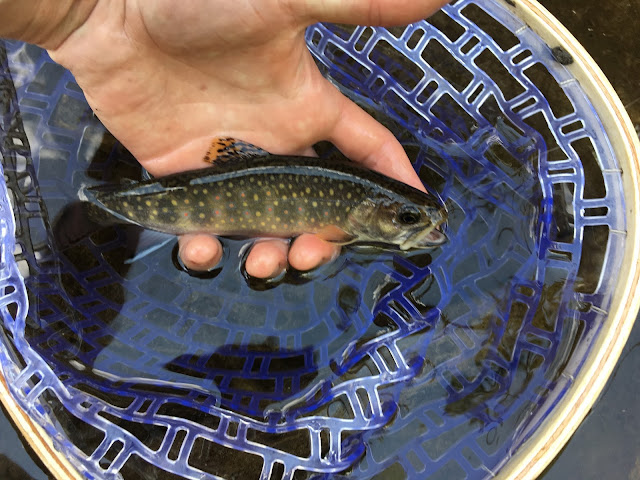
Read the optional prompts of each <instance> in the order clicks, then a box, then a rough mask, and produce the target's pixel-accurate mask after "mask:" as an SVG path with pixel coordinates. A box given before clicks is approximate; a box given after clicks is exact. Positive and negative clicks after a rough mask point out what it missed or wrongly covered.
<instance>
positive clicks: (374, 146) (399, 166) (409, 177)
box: [328, 97, 425, 191]
mask: <svg viewBox="0 0 640 480" xmlns="http://www.w3.org/2000/svg"><path fill="white" fill-rule="evenodd" d="M328 140H330V141H331V142H332V143H333V144H334V145H335V146H336V147H338V149H339V150H340V151H341V152H342V153H343V154H345V155H346V156H347V157H349V158H350V159H351V160H353V161H354V162H360V163H362V164H363V165H365V166H367V167H369V168H371V169H372V170H376V171H378V172H380V173H384V174H385V175H387V176H389V177H392V178H395V179H396V180H400V181H401V182H404V183H406V184H408V185H411V186H412V187H415V188H417V189H420V190H422V191H425V188H424V186H423V185H422V182H421V181H420V178H419V177H418V175H417V174H416V172H415V170H414V169H413V166H412V165H411V162H410V161H409V158H408V157H407V154H406V153H405V151H404V149H403V148H402V145H400V142H398V140H397V139H396V138H395V137H394V136H393V134H392V133H391V132H390V131H389V130H387V128H386V127H384V126H383V125H381V124H380V123H378V122H377V121H376V120H375V119H374V118H373V117H371V116H370V115H369V114H368V113H367V112H365V111H364V110H362V109H361V108H360V107H359V106H357V105H356V104H355V103H353V102H352V101H351V100H349V99H348V98H346V97H342V106H341V114H340V117H339V119H338V122H337V123H336V124H335V125H334V126H333V129H332V131H331V132H330V133H329V138H328Z"/></svg>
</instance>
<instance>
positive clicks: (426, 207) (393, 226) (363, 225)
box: [349, 199, 447, 250]
mask: <svg viewBox="0 0 640 480" xmlns="http://www.w3.org/2000/svg"><path fill="white" fill-rule="evenodd" d="M446 219H447V211H446V208H445V207H444V206H443V205H442V204H441V203H438V202H437V201H435V200H429V201H422V202H420V203H417V202H412V201H410V200H404V199H403V200H397V199H395V200H394V199H387V200H383V201H381V200H380V199H376V200H375V201H374V200H366V201H364V202H361V203H360V204H358V205H356V206H355V207H354V208H353V209H352V213H351V216H350V219H349V220H350V225H351V227H352V232H351V233H352V234H353V235H355V236H356V237H357V238H358V239H359V240H361V241H369V242H381V243H386V244H391V245H397V246H398V247H399V248H400V249H401V250H409V249H411V248H428V247H435V246H438V245H441V244H443V243H444V242H446V241H447V237H446V235H445V234H444V233H443V232H442V227H441V225H442V224H443V223H444V222H445V221H446Z"/></svg>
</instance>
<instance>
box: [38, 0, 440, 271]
mask: <svg viewBox="0 0 640 480" xmlns="http://www.w3.org/2000/svg"><path fill="white" fill-rule="evenodd" d="M444 3H446V0H352V1H349V2H341V1H339V0H324V1H321V0H237V1H230V0H184V1H181V2H179V3H178V2H175V1H174V0H154V1H147V2H145V1H139V0H138V1H136V0H130V1H125V0H111V1H107V0H96V1H95V5H94V6H93V9H92V10H91V11H90V12H89V13H88V14H87V15H85V16H84V17H81V18H80V20H78V23H79V26H78V27H77V28H74V29H72V32H71V33H70V34H69V35H68V36H66V37H65V38H58V37H55V36H53V37H52V38H51V39H49V40H48V39H44V40H42V42H41V44H43V45H44V46H45V47H46V48H48V50H49V52H50V54H51V56H52V58H53V59H54V60H56V61H58V62H59V63H61V64H62V65H64V66H65V67H67V68H69V69H70V70H71V72H72V73H73V74H74V75H75V77H76V80H77V81H78V84H79V85H80V86H81V87H82V89H83V91H84V93H85V96H86V98H87V101H88V102H89V104H90V105H91V107H92V108H93V110H94V111H95V113H96V114H97V115H98V117H99V118H100V119H101V120H102V122H103V123H104V125H105V126H106V127H107V128H108V129H109V130H110V131H111V133H113V134H114V135H115V137H116V138H118V139H119V140H120V141H121V142H122V143H123V144H124V146H125V147H127V148H128V149H129V150H130V151H131V152H132V153H133V155H135V157H136V158H137V159H138V160H139V161H140V163H141V164H142V165H143V166H144V167H145V168H146V169H147V170H148V171H149V172H150V173H151V174H153V175H155V176H162V175H167V174H169V173H174V172H177V171H182V170H187V169H193V168H201V167H202V166H203V164H202V158H203V155H204V153H205V152H206V150H207V148H208V145H209V143H210V141H211V139H212V138H213V137H226V136H228V137H234V138H238V139H242V140H244V141H246V142H250V143H253V144H255V145H258V146H260V147H262V148H264V149H265V150H268V151H270V152H272V153H274V154H302V155H313V150H312V149H311V145H313V144H314V143H316V142H318V141H320V140H328V141H330V142H332V143H333V144H335V145H336V146H337V147H338V148H339V149H340V150H341V151H342V152H343V153H344V154H345V155H346V156H347V157H349V158H351V159H352V160H354V161H358V162H362V163H363V164H365V165H367V166H368V167H370V168H372V169H375V170H378V171H380V172H382V173H384V174H386V175H388V176H391V177H394V178H397V179H399V180H401V181H403V182H405V183H408V184H410V185H413V186H414V187H416V188H420V189H423V187H422V184H421V182H420V180H419V179H418V177H417V175H416V174H415V172H414V171H413V169H412V167H411V164H410V162H409V160H408V158H407V156H406V154H405V152H404V150H403V149H402V147H401V146H400V144H399V143H398V142H397V140H396V139H395V138H394V137H393V135H392V134H391V133H390V132H389V131H388V130H387V129H386V128H384V127H383V126H382V125H380V124H379V123H378V122H376V121H375V120H374V119H373V118H371V117H370V116H369V115H367V114H366V113H365V112H364V111H362V110H361V109H360V108H359V107H358V106H356V105H355V104H354V103H352V102H351V101H350V100H348V99H347V98H346V97H344V96H343V95H342V94H341V93H340V92H339V91H338V90H337V89H336V88H335V87H334V86H332V85H331V84H330V83H329V82H328V81H327V80H325V79H324V78H323V77H322V75H321V74H320V72H319V71H318V69H317V67H316V65H315V63H314V61H313V59H312V57H311V54H310V53H309V51H308V50H307V47H306V44H305V40H304V31H305V28H306V26H308V25H310V24H313V23H315V22H318V21H328V22H339V23H351V24H367V25H397V24H406V23H410V22H413V21H416V20H419V19H422V18H424V17H426V16H428V15H430V14H431V13H433V12H434V11H435V10H436V9H438V8H440V7H441V6H442V5H443V4H444ZM73 8H74V7H71V9H72V10H73ZM70 21H71V20H70ZM338 253H339V247H337V246H335V245H333V244H330V243H327V242H324V241H323V240H321V239H320V238H318V237H316V236H313V235H302V236H300V237H298V238H296V239H295V241H294V242H293V243H292V245H291V247H290V248H289V244H288V242H284V241H282V240H266V241H260V242H257V243H256V244H254V245H253V247H252V249H251V252H250V253H249V255H248V257H247V260H246V265H245V268H246V271H247V273H249V274H250V275H252V276H255V277H260V278H268V277H272V276H275V275H278V274H279V273H280V272H281V271H282V270H283V269H284V268H286V266H287V264H289V265H291V266H293V267H294V268H296V269H299V270H309V269H312V268H314V267H316V266H318V265H320V264H322V263H324V262H327V261H329V260H330V259H332V258H334V257H335V256H336V255H337V254H338ZM180 255H181V258H182V261H183V263H184V264H185V265H186V266H187V267H189V268H192V269H195V270H207V269H209V268H212V267H214V266H215V265H216V264H217V263H218V261H219V260H220V258H221V255H222V247H221V245H220V243H219V241H218V240H217V239H216V238H215V237H212V236H208V235H185V236H183V237H182V238H181V239H180Z"/></svg>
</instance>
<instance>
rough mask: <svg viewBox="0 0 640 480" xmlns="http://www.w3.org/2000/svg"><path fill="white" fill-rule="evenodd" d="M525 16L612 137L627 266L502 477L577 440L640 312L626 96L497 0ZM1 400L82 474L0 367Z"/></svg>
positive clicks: (637, 185) (540, 463)
mask: <svg viewBox="0 0 640 480" xmlns="http://www.w3.org/2000/svg"><path fill="white" fill-rule="evenodd" d="M493 2H494V3H499V4H500V6H501V7H503V8H507V9H508V10H510V11H511V12H512V13H513V14H514V15H516V16H517V17H519V18H520V19H521V20H523V21H524V22H525V23H526V24H527V25H528V27H529V28H531V29H532V30H533V31H534V32H535V33H536V34H537V35H538V36H539V37H540V38H541V39H542V40H544V41H545V42H547V43H548V44H549V43H551V42H552V44H555V45H559V46H562V47H563V48H564V49H565V50H566V51H567V52H568V53H569V54H571V56H572V57H573V59H574V62H573V64H571V65H567V66H566V68H567V69H568V70H569V71H570V73H571V74H572V75H573V76H574V77H575V78H576V79H578V80H579V82H580V86H581V88H582V89H583V91H584V92H585V94H586V95H587V96H588V97H589V100H590V101H591V102H592V104H593V106H594V108H595V110H596V112H597V114H598V115H599V116H600V119H601V121H602V124H603V127H604V129H605V131H606V133H607V135H608V137H609V139H610V140H611V144H612V148H613V150H614V152H615V154H616V157H617V159H618V160H619V161H620V163H621V164H622V166H623V169H624V172H625V173H626V175H623V176H622V180H623V186H624V193H625V195H624V196H625V199H626V200H627V202H626V209H627V212H626V213H627V222H628V230H627V232H626V235H627V241H626V245H625V252H624V261H623V265H624V267H623V270H622V271H621V272H620V280H619V282H618V285H617V286H616V289H615V292H614V297H613V301H612V305H613V308H612V309H611V312H609V316H608V321H607V323H606V324H605V325H604V326H603V329H602V331H601V333H600V335H598V339H597V341H596V342H595V344H594V345H593V348H592V351H591V353H590V354H589V355H588V356H587V358H586V361H585V363H584V365H583V367H582V368H581V369H580V373H579V375H578V376H577V377H576V378H575V381H574V383H573V385H572V386H571V387H570V388H569V389H568V391H567V392H566V393H565V395H564V396H563V398H562V399H561V400H560V401H559V403H558V404H557V405H556V406H555V407H554V409H553V415H551V416H550V417H548V418H547V419H546V420H545V421H544V423H543V424H542V425H541V427H540V428H538V429H537V430H536V432H535V433H534V434H533V435H532V436H531V438H530V439H529V440H527V441H526V442H525V443H524V444H523V445H522V447H521V448H519V449H518V450H517V451H516V452H515V454H514V455H513V456H512V457H511V458H509V459H505V461H506V464H505V465H504V466H503V467H502V468H501V469H500V471H499V472H498V473H497V476H496V478H498V479H535V478H537V477H538V476H539V475H540V474H541V473H542V471H543V470H544V469H545V468H546V467H547V466H548V465H549V464H550V463H551V461H552V460H553V459H554V458H555V457H556V455H557V454H558V453H559V452H560V450H561V449H562V448H563V447H564V445H565V444H566V443H567V442H568V440H569V439H570V438H571V436H572V435H573V433H574V432H575V430H576V429H577V428H578V426H579V425H580V423H581V422H582V420H583V419H584V418H585V416H586V415H587V413H588V412H589V410H590V409H591V408H592V406H593V404H594V403H595V401H596V400H597V398H598V397H599V395H600V392H601V391H602V389H603V388H604V386H605V384H606V382H607V381H608V379H609V377H610V375H611V372H612V371H613V368H614V367H615V365H616V363H617V361H618V358H619V357H620V354H621V352H622V349H623V347H624V345H625V344H626V341H627V338H628V336H629V334H630V332H631V329H632V327H633V324H634V322H635V319H636V316H637V313H638V310H639V309H640V295H635V296H634V295H633V293H634V292H635V291H636V290H637V288H638V287H639V286H640V238H638V237H639V236H640V232H638V226H639V225H640V213H638V212H640V139H638V136H637V135H636V132H635V129H634V128H633V125H632V123H631V119H630V118H629V116H628V114H627V112H626V110H625V108H624V106H623V104H622V102H621V100H620V99H619V97H618V95H617V93H616V92H615V90H614V89H613V87H612V85H611V83H610V82H609V81H608V79H607V78H606V77H605V75H604V73H603V72H602V70H601V69H600V67H598V65H597V64H596V63H595V61H594V60H593V59H592V58H591V56H590V55H589V54H588V53H587V51H586V50H585V49H584V47H582V45H580V43H579V42H578V41H577V40H576V39H575V37H573V35H572V34H571V33H570V32H569V31H568V30H567V29H566V28H565V27H564V26H563V25H562V24H561V23H560V22H559V21H558V20H557V19H556V18H555V17H554V16H553V15H551V13H549V11H548V10H546V9H545V8H544V7H543V6H542V5H540V4H539V3H538V2H537V1H536V0H503V1H500V2H498V1H496V0H493ZM0 400H1V401H2V403H3V405H4V406H5V408H6V409H7V411H8V412H9V415H10V417H11V419H12V420H13V422H14V423H15V425H16V427H17V428H18V429H19V430H20V432H21V433H22V434H23V435H24V437H25V438H26V439H27V440H28V441H29V444H30V446H31V448H33V449H34V451H35V453H36V454H37V455H38V457H39V458H40V459H41V461H42V462H43V463H44V465H45V466H46V468H47V469H48V470H49V472H50V473H51V474H52V475H53V476H54V477H56V478H59V479H69V478H72V479H82V478H84V476H83V475H82V474H81V472H80V471H79V470H77V466H74V465H73V464H72V463H71V462H70V461H69V459H67V458H66V457H65V456H64V454H63V453H62V452H60V451H59V450H57V449H56V448H55V446H54V444H53V441H52V439H51V438H50V437H49V435H48V434H47V432H46V431H45V429H44V428H42V427H41V426H40V425H38V424H37V423H36V422H35V420H34V419H32V418H31V417H30V416H28V415H27V413H26V412H25V411H24V410H22V408H21V407H20V406H19V405H18V404H17V402H16V400H15V399H14V398H13V396H12V395H11V393H10V391H9V388H8V385H7V383H6V378H5V377H4V375H3V374H2V372H1V371H0Z"/></svg>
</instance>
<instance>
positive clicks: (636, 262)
mask: <svg viewBox="0 0 640 480" xmlns="http://www.w3.org/2000/svg"><path fill="white" fill-rule="evenodd" d="M501 3H503V7H504V8H507V9H508V10H510V11H511V12H512V13H513V14H514V15H516V16H517V17H518V18H520V19H521V20H522V21H523V22H525V23H526V24H527V26H528V28H531V29H532V30H533V31H534V32H535V33H536V34H537V35H538V36H539V37H540V38H541V39H542V40H543V41H545V42H546V43H547V44H548V45H550V46H552V47H553V46H561V47H562V48H563V49H564V50H566V51H567V52H568V53H569V54H570V55H571V56H572V57H573V63H571V64H570V65H566V67H565V68H567V69H568V70H569V72H570V73H571V75H572V76H573V77H574V78H576V79H577V80H578V82H579V83H580V87H581V88H582V90H583V91H584V93H585V94H586V95H587V97H588V98H589V101H590V102H591V103H592V105H593V107H594V109H595V111H596V114H597V115H598V116H599V117H600V120H601V122H602V126H603V128H604V131H605V132H606V134H607V136H608V138H609V140H610V142H611V148H612V149H613V151H614V153H615V156H616V158H617V160H618V162H619V163H620V164H621V167H622V170H623V174H622V183H623V188H624V198H625V203H626V205H625V208H626V212H625V213H626V215H627V231H626V241H625V247H624V255H623V261H622V265H623V267H622V270H621V271H620V274H619V277H618V284H617V285H616V287H615V289H614V292H613V298H612V302H611V305H612V308H611V311H610V312H609V313H608V315H607V321H606V322H605V323H604V325H603V327H602V330H601V332H600V334H599V335H598V336H597V339H596V341H595V342H594V344H593V345H592V348H591V351H590V353H589V354H588V355H587V357H586V358H585V362H584V364H583V366H582V367H581V368H580V370H579V373H578V375H577V376H576V377H575V379H574V381H573V384H572V385H571V386H570V387H569V388H568V390H567V391H566V393H565V394H564V395H563V396H562V399H561V400H560V401H559V402H558V404H557V405H556V406H555V407H554V408H553V413H552V414H551V415H550V416H549V417H547V418H546V419H545V420H544V421H543V423H542V424H541V426H540V427H539V428H537V429H536V431H535V432H534V433H533V434H532V436H531V438H529V439H528V440H527V441H526V442H525V443H524V444H523V445H522V446H521V447H520V448H519V449H517V450H516V452H515V453H514V454H513V456H511V457H510V458H508V459H505V461H506V463H505V464H504V465H503V467H502V468H501V469H500V470H499V472H497V474H496V476H495V478H497V479H499V480H505V479H510V480H516V479H517V480H521V479H522V480H524V479H527V480H528V479H531V480H534V479H536V478H538V476H539V475H540V474H541V473H542V472H543V471H544V469H545V468H547V466H548V465H549V464H550V463H551V462H552V461H553V460H554V458H555V457H556V456H557V455H558V454H559V453H560V451H561V450H562V448H564V446H565V445H566V443H567V442H568V441H569V439H570V438H571V436H572V435H573V434H574V433H575V431H576V430H577V428H578V427H579V426H580V424H581V423H582V421H583V420H584V418H585V417H586V416H587V414H588V413H589V411H590V410H591V408H592V407H593V405H594V404H595V402H596V401H597V399H598V398H599V396H600V393H601V392H602V390H603V389H604V387H605V385H606V383H607V381H608V380H609V377H610V376H611V373H612V372H613V369H614V367H615V365H616V364H617V362H618V359H619V357H620V355H621V353H622V349H623V348H624V346H625V344H626V342H627V339H628V337H629V334H630V333H631V329H632V328H633V325H634V323H635V320H636V317H637V315H638V311H639V310H640V295H634V292H636V291H637V290H638V288H639V287H640V238H639V237H640V232H638V227H639V225H640V213H639V212H640V138H638V135H637V134H636V132H635V129H634V127H633V124H632V122H631V119H630V118H629V115H628V113H627V111H626V109H625V108H624V105H623V104H622V101H621V100H620V98H619V97H618V94H617V93H616V92H615V90H614V88H613V86H612V85H611V83H610V82H609V80H608V79H607V78H606V76H605V74H604V72H603V71H602V69H601V68H600V67H599V66H598V65H597V64H596V62H595V61H594V60H593V58H592V57H591V56H590V55H589V53H588V52H587V51H586V49H585V48H584V47H583V46H582V45H581V44H580V43H579V42H578V40H577V39H576V38H575V37H574V36H573V35H572V34H571V33H570V32H569V30H568V29H567V28H566V27H564V26H563V25H562V24H561V23H560V22H559V21H558V20H557V19H556V18H555V17H554V16H553V15H552V14H551V13H550V12H549V11H548V10H547V9H546V8H544V7H543V6H542V5H541V4H540V3H538V2H537V1H536V0H503V1H502V2H501Z"/></svg>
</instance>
